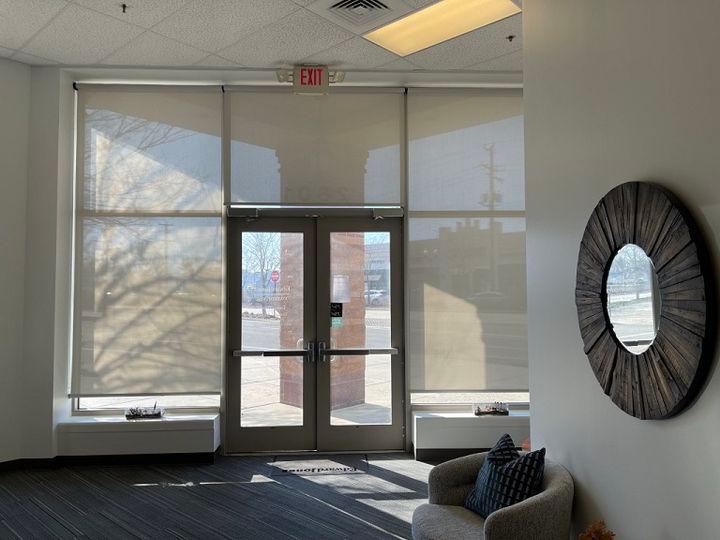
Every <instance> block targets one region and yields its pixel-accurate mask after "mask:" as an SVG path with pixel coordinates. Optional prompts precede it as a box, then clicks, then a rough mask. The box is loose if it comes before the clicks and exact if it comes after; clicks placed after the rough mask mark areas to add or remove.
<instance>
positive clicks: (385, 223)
mask: <svg viewBox="0 0 720 540" xmlns="http://www.w3.org/2000/svg"><path fill="white" fill-rule="evenodd" d="M392 208H397V207H392ZM367 210H370V213H369V214H368V215H366V216H365V217H336V216H337V215H338V214H337V213H327V212H320V211H315V212H308V211H306V210H305V208H304V209H303V212H302V213H300V212H297V211H293V210H292V209H291V210H290V211H289V212H288V213H287V214H286V216H292V217H276V216H278V215H279V214H278V213H273V214H272V215H267V217H265V216H262V217H260V216H259V215H258V214H255V216H257V217H254V216H251V215H246V214H245V213H231V212H230V211H228V216H229V219H228V220H227V247H228V249H227V278H228V296H227V309H228V311H227V321H228V323H227V324H228V326H227V356H226V357H227V369H226V373H227V385H226V388H227V397H226V421H225V427H226V433H225V447H226V451H227V452H228V453H246V452H274V451H277V452H283V451H315V450H317V451H363V450H367V451H372V450H402V449H404V448H405V433H406V427H405V421H406V414H405V361H404V324H403V316H404V309H403V305H404V304H403V297H404V282H403V249H404V242H403V220H402V217H401V215H402V209H400V215H397V212H396V211H395V212H393V214H392V215H391V216H387V217H385V218H382V217H381V216H380V215H378V213H377V210H374V211H373V209H372V208H368V209H367ZM383 213H385V212H383ZM347 214H350V215H353V214H354V215H355V216H357V215H358V213H356V212H353V211H351V212H346V215H347ZM373 218H374V219H373ZM248 231H258V232H302V233H304V242H303V255H304V257H303V258H304V261H303V262H304V270H303V272H304V273H303V280H304V294H303V304H304V305H303V308H304V309H303V311H304V320H303V327H304V337H305V339H306V343H308V344H313V345H315V344H316V343H320V342H324V343H330V339H329V338H330V335H329V334H330V279H329V277H330V233H331V232H368V231H388V232H390V261H391V263H390V267H391V275H390V288H391V290H390V300H391V302H390V305H391V309H392V312H391V348H390V349H392V360H391V362H392V387H391V391H392V424H390V425H349V426H331V425H330V365H331V364H330V359H331V357H332V356H336V355H337V356H342V355H345V354H353V355H355V356H359V355H363V354H369V353H370V352H371V351H370V350H356V349H352V350H327V351H325V352H324V353H320V352H319V351H317V350H315V351H313V352H311V353H307V357H306V361H305V363H304V366H305V368H304V378H303V425H302V426H273V427H242V426H241V422H240V419H241V389H242V386H241V362H242V358H243V357H242V356H241V354H240V353H239V352H238V351H240V350H241V345H242V334H241V328H242V233H243V232H248ZM323 273H324V275H325V277H326V278H327V280H326V282H325V283H320V280H321V274H323ZM238 299H239V300H240V301H238ZM310 348H312V347H310ZM390 349H388V350H383V351H382V352H391V350H390ZM296 352H297V353H298V355H299V353H300V351H296ZM372 352H375V353H377V351H374V350H373V351H372ZM333 353H335V354H333ZM233 354H235V355H236V356H233ZM242 354H245V353H242ZM281 354H282V353H281ZM285 355H287V352H285ZM268 356H270V355H268Z"/></svg>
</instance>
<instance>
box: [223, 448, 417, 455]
mask: <svg viewBox="0 0 720 540" xmlns="http://www.w3.org/2000/svg"><path fill="white" fill-rule="evenodd" d="M409 453H410V452H406V451H405V450H397V449H396V450H258V451H257V452H227V453H224V454H223V455H224V456H228V457H262V456H328V455H338V454H409Z"/></svg>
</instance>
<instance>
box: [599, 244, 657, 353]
mask: <svg viewBox="0 0 720 540" xmlns="http://www.w3.org/2000/svg"><path fill="white" fill-rule="evenodd" d="M605 294H606V304H605V305H606V308H607V313H608V317H609V318H610V323H611V324H612V329H613V332H614V333H615V337H617V339H618V341H619V342H620V343H621V344H622V346H623V347H625V349H627V350H628V351H630V352H631V353H633V354H641V353H644V352H645V351H646V350H648V349H649V348H650V345H652V343H653V341H655V336H657V331H658V326H659V324H660V307H661V306H660V291H659V289H658V279H657V273H656V272H655V266H654V265H653V263H652V260H650V257H648V256H647V254H646V253H645V251H644V250H643V249H642V248H641V247H639V246H636V245H635V244H627V245H625V246H624V247H622V248H621V249H620V250H619V251H618V252H617V254H616V255H615V257H614V258H613V260H612V263H611V264H610V271H609V272H608V276H607V281H606V283H605Z"/></svg>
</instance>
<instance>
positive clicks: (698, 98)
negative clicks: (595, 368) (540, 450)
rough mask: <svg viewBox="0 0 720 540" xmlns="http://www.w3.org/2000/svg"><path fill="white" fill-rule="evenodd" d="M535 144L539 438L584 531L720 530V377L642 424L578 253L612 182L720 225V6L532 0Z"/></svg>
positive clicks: (534, 367)
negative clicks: (604, 348)
mask: <svg viewBox="0 0 720 540" xmlns="http://www.w3.org/2000/svg"><path fill="white" fill-rule="evenodd" d="M524 10H525V11H524V43H525V94H524V95H525V111H526V112H525V115H526V116H525V144H526V151H525V152H526V153H525V155H526V184H527V265H528V326H529V350H530V393H531V395H532V419H533V420H532V426H531V430H532V439H533V446H534V447H540V446H547V448H548V452H549V454H548V455H549V457H550V458H551V459H554V460H557V461H559V462H561V463H563V464H564V465H566V466H567V467H568V468H569V469H570V471H571V472H572V474H573V476H574V477H575V481H576V511H575V521H576V526H579V527H583V528H584V527H585V526H586V525H587V523H588V522H589V521H591V520H594V519H598V518H602V519H605V520H606V522H607V523H608V525H609V526H610V527H611V528H612V529H613V530H615V532H616V533H617V535H618V538H623V539H638V540H647V539H666V538H673V539H675V538H677V539H693V540H704V539H708V540H709V539H716V538H718V537H719V535H720V511H718V509H719V508H720V506H719V502H718V501H719V499H720V429H719V427H718V426H719V425H720V373H718V370H715V371H714V373H713V374H711V376H710V380H709V383H708V385H707V387H706V388H705V390H704V392H703V394H702V395H701V396H700V398H699V399H698V400H697V402H696V403H695V404H694V405H693V406H692V407H691V408H690V409H689V410H687V411H686V412H685V413H683V414H681V415H680V416H678V417H676V418H673V419H670V420H663V421H641V420H637V419H635V418H633V417H631V416H628V415H627V414H625V413H624V412H622V411H621V410H620V409H618V408H617V407H615V405H613V404H612V403H611V401H610V399H609V398H608V397H606V396H605V395H604V394H603V392H602V390H601V388H600V386H599V384H598V383H597V382H596V380H595V377H594V375H593V373H592V371H591V370H590V366H589V365H588V361H587V359H586V357H585V356H584V354H583V350H582V342H581V340H580V333H579V330H578V325H577V319H576V312H575V306H574V296H573V289H574V284H575V263H576V256H577V249H578V246H579V243H580V238H581V236H582V233H583V229H584V226H585V223H586V220H587V218H588V216H589V215H590V212H591V211H592V209H593V207H594V205H595V204H596V203H597V201H598V200H599V199H600V198H601V197H602V196H603V195H604V194H605V193H606V192H607V191H609V190H610V189H611V188H612V187H613V186H615V185H617V184H619V183H621V182H623V181H627V180H652V181H656V182H659V183H661V184H663V185H664V186H666V187H667V188H669V189H671V190H672V191H674V192H675V193H676V194H677V195H678V196H679V197H680V198H681V199H682V200H683V201H684V202H685V204H686V205H688V206H689V208H690V209H691V211H692V212H693V213H694V214H695V216H696V217H697V218H698V220H699V222H700V225H701V227H702V229H703V230H704V232H705V234H706V237H707V241H708V242H709V244H710V246H711V249H712V250H713V259H714V261H715V263H716V265H718V267H720V260H718V256H717V252H718V249H717V246H718V234H720V171H719V169H720V130H719V129H718V126H719V120H720V70H719V69H718V54H719V53H720V32H718V31H717V21H718V20H720V3H718V2H717V1H716V0H695V1H694V2H691V3H689V2H680V1H677V0H633V1H631V2H630V1H627V0H602V1H597V0H526V1H525V2H524Z"/></svg>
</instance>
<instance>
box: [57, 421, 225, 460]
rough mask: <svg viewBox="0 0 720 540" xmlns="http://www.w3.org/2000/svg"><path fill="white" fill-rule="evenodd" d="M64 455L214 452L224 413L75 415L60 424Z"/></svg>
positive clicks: (59, 452) (60, 444)
mask: <svg viewBox="0 0 720 540" xmlns="http://www.w3.org/2000/svg"><path fill="white" fill-rule="evenodd" d="M57 433H58V454H59V455H61V456H88V455H119V454H177V453H213V452H215V450H217V448H218V447H219V446H220V415H219V414H218V413H215V414H168V415H167V416H165V417H164V418H157V419H142V420H126V419H125V417H124V416H119V415H118V416H75V417H72V418H70V419H68V420H66V421H64V422H61V423H59V424H58V425H57Z"/></svg>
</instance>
